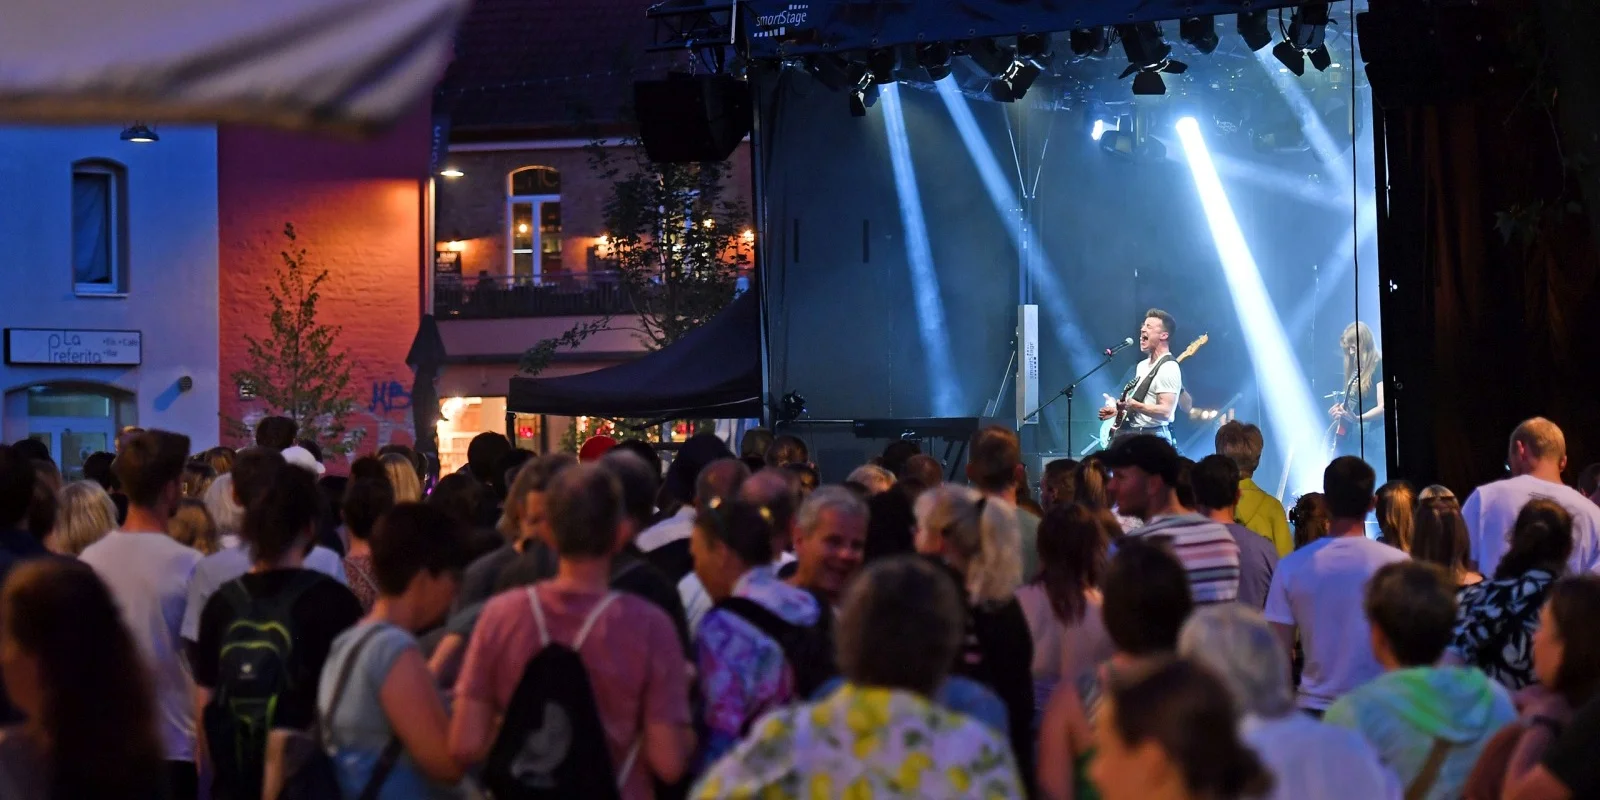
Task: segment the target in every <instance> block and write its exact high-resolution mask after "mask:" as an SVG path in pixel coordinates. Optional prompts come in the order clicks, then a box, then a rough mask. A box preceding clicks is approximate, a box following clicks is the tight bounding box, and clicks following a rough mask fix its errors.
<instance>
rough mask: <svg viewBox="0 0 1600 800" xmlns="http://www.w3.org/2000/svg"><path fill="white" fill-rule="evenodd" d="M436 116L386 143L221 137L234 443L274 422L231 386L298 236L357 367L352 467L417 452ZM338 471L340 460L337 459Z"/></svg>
mask: <svg viewBox="0 0 1600 800" xmlns="http://www.w3.org/2000/svg"><path fill="white" fill-rule="evenodd" d="M429 131H430V126H429V124H428V114H427V112H426V109H422V108H419V110H418V112H417V113H415V114H413V115H411V116H409V117H408V118H406V119H404V120H402V121H401V122H400V123H399V124H398V125H396V126H395V127H394V128H393V129H392V130H390V131H389V132H387V133H385V134H384V135H382V136H379V137H377V138H376V139H372V140H366V141H355V140H345V139H339V138H334V137H328V136H321V135H313V134H301V133H289V132H283V131H276V130H264V129H258V128H244V127H235V126H224V127H222V128H221V130H220V131H219V133H218V141H217V161H218V166H217V172H218V176H217V193H218V198H219V205H220V212H219V214H218V220H217V225H218V227H217V237H218V239H219V241H220V242H221V249H220V263H221V267H222V270H221V273H222V274H221V280H220V282H219V283H218V292H219V297H220V300H221V308H222V315H221V320H220V325H219V330H220V334H221V341H222V346H221V351H220V359H221V381H222V392H221V398H220V407H221V412H222V417H223V419H222V426H223V427H222V432H223V434H224V438H225V440H227V441H228V443H230V444H235V445H237V444H242V443H244V440H245V439H244V437H243V436H241V435H239V434H238V432H237V431H238V425H241V424H242V425H243V426H244V427H246V428H253V427H254V425H255V423H256V422H257V421H258V420H260V419H261V418H262V417H264V416H267V415H270V414H275V413H278V411H279V410H278V409H274V408H268V407H267V406H266V404H265V403H264V402H262V401H261V400H260V399H259V398H253V397H251V392H250V387H247V386H241V385H240V383H239V381H237V380H235V379H234V375H235V374H236V373H237V372H238V371H240V370H242V369H245V368H246V367H247V366H248V365H249V354H248V342H247V340H246V337H247V336H255V337H262V336H265V335H266V334H267V332H268V330H269V326H268V314H269V313H270V311H271V298H272V293H273V290H274V286H275V285H276V283H275V282H276V275H277V272H278V270H279V268H280V266H281V265H282V256H281V255H280V254H281V253H282V252H283V251H284V250H285V249H286V247H287V244H288V243H287V241H286V240H285V238H284V235H283V230H284V225H285V224H286V223H292V224H293V225H294V227H295V232H296V236H297V241H296V247H303V248H304V249H305V250H306V252H307V262H308V264H309V265H310V266H311V267H312V268H313V269H317V270H321V269H326V270H327V271H328V280H327V283H325V284H324V286H323V287H322V299H321V302H320V303H319V307H318V319H319V321H320V322H323V323H326V324H329V325H334V326H337V327H338V329H339V331H338V338H337V344H336V347H337V348H338V349H339V350H340V351H342V352H344V353H345V354H346V355H347V357H348V359H349V360H350V363H351V365H352V375H353V378H354V383H353V387H352V389H351V391H352V393H353V395H354V398H355V400H356V402H357V408H356V413H355V414H354V416H353V417H352V418H351V419H349V420H347V421H346V423H347V426H348V428H349V430H350V431H351V434H352V436H353V437H356V438H353V439H352V440H351V444H352V446H353V447H354V448H355V450H354V452H353V454H352V456H355V455H361V454H364V453H370V452H373V451H374V450H376V449H377V448H378V447H381V446H383V445H385V444H390V443H398V444H410V443H412V442H413V441H414V436H413V423H412V419H411V388H412V374H411V370H410V368H409V367H407V366H406V363H405V359H406V350H407V348H408V347H409V346H410V344H411V337H412V334H413V333H414V332H415V331H416V329H417V323H418V320H419V319H420V318H421V314H422V308H423V288H424V287H423V284H422V275H423V265H424V264H425V263H427V262H428V259H425V257H424V253H425V252H427V251H428V250H430V249H431V248H428V247H427V246H426V245H425V243H424V238H423V230H424V226H425V224H426V216H427V213H428V211H427V207H426V204H425V202H424V197H425V192H426V187H427V184H428V154H429V141H430V139H429V135H430V133H429ZM328 461H329V462H330V466H331V467H333V468H334V469H340V468H341V467H342V464H343V461H344V460H343V459H338V458H331V457H330V458H329V459H328Z"/></svg>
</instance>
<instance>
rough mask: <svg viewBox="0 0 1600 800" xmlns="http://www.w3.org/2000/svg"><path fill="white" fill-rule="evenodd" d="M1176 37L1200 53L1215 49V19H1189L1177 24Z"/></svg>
mask: <svg viewBox="0 0 1600 800" xmlns="http://www.w3.org/2000/svg"><path fill="white" fill-rule="evenodd" d="M1178 35H1180V36H1182V37H1183V40H1184V41H1185V42H1188V43H1189V46H1191V47H1193V48H1194V49H1196V50H1198V51H1200V52H1201V53H1210V52H1212V51H1213V50H1216V49H1217V18H1216V17H1189V18H1187V19H1184V20H1182V21H1180V22H1179V23H1178Z"/></svg>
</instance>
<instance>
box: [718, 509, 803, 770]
mask: <svg viewBox="0 0 1600 800" xmlns="http://www.w3.org/2000/svg"><path fill="white" fill-rule="evenodd" d="M772 519H773V515H772V512H771V511H770V510H768V509H767V508H766V507H764V506H758V505H755V504H753V503H750V502H748V501H745V500H728V501H721V502H715V503H712V504H709V505H708V506H707V507H706V508H703V509H701V511H700V513H699V514H697V515H696V516H695V520H694V535H693V538H692V539H691V540H690V545H691V548H692V552H693V554H694V570H695V573H696V574H697V575H699V576H700V581H701V583H702V584H704V586H705V589H706V593H707V594H709V595H710V596H711V599H712V601H713V603H714V605H713V606H712V608H711V611H709V612H707V613H706V615H705V618H704V619H703V620H702V621H701V623H700V628H699V630H698V631H697V632H696V634H695V664H696V666H697V668H698V670H699V673H700V691H701V694H702V695H703V696H704V697H705V702H706V708H705V717H704V723H705V735H706V742H705V745H704V747H703V748H702V751H701V756H700V758H701V763H702V764H706V765H709V764H711V763H713V762H715V761H716V760H717V759H718V758H721V757H722V756H723V755H724V754H725V753H727V752H728V751H729V750H731V749H733V746H734V745H736V744H738V742H739V740H740V739H742V738H744V736H745V734H746V733H748V729H749V726H750V723H751V722H753V721H755V719H756V718H757V717H759V716H761V715H762V714H764V713H766V712H768V711H771V710H773V709H775V708H778V707H780V706H784V705H788V704H790V703H794V702H797V701H801V700H804V699H806V698H809V697H810V696H811V695H812V694H813V693H814V692H815V691H816V690H817V689H818V688H820V687H821V686H822V685H823V684H824V683H826V682H827V681H828V679H830V678H832V677H833V675H834V672H835V670H834V669H833V642H832V636H831V631H830V629H829V624H828V623H829V621H830V620H831V616H832V615H831V614H829V613H828V612H827V609H826V608H825V607H824V606H823V604H822V603H819V602H818V601H817V598H816V596H815V595H812V594H811V593H810V592H807V591H805V590H803V589H796V588H795V587H793V586H790V585H788V584H786V583H784V582H783V581H781V580H779V579H778V576H777V575H776V574H775V572H774V570H773V568H772V566H771V564H772V560H773V536H772Z"/></svg>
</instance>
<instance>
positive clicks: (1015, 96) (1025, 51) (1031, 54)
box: [966, 35, 1050, 103]
mask: <svg viewBox="0 0 1600 800" xmlns="http://www.w3.org/2000/svg"><path fill="white" fill-rule="evenodd" d="M966 53H967V56H968V57H969V58H971V59H972V63H973V64H975V65H977V67H978V69H980V70H982V71H983V72H984V74H986V75H988V76H989V97H990V98H992V99H994V100H996V101H999V102H1001V103H1011V102H1015V101H1017V100H1021V99H1022V97H1023V96H1024V95H1026V94H1027V93H1028V89H1030V88H1032V87H1033V82H1034V81H1036V80H1038V78H1039V74H1040V73H1042V72H1043V71H1044V68H1045V67H1046V66H1048V65H1049V61H1050V40H1049V39H1048V38H1047V37H1043V36H1027V35H1024V36H1021V37H1019V38H1018V40H1017V47H1016V48H1015V49H1013V48H1010V47H1006V46H1003V45H1001V44H999V43H998V42H996V41H995V40H993V39H974V40H973V41H970V42H968V43H967V46H966Z"/></svg>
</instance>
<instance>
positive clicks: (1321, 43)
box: [1272, 3, 1333, 75]
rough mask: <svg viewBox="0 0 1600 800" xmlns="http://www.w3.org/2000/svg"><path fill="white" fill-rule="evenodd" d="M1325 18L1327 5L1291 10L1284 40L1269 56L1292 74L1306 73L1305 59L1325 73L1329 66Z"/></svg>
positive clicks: (1330, 61) (1315, 4)
mask: <svg viewBox="0 0 1600 800" xmlns="http://www.w3.org/2000/svg"><path fill="white" fill-rule="evenodd" d="M1328 19H1329V17H1328V4H1327V3H1308V4H1306V5H1303V6H1301V7H1299V8H1297V9H1295V12H1294V19H1293V21H1291V22H1290V23H1289V36H1288V38H1287V39H1284V40H1283V41H1281V42H1279V43H1278V46H1277V47H1274V48H1272V54H1273V55H1274V56H1277V57H1278V61H1280V62H1282V63H1283V65H1284V66H1285V67H1287V68H1288V69H1289V71H1290V72H1293V73H1294V74H1295V75H1304V74H1306V58H1307V57H1310V59H1311V66H1313V67H1316V68H1317V71H1318V72H1321V71H1323V70H1326V69H1327V68H1328V67H1329V66H1330V65H1331V64H1332V63H1333V56H1332V55H1331V54H1330V53H1329V52H1328V42H1327V39H1328Z"/></svg>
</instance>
